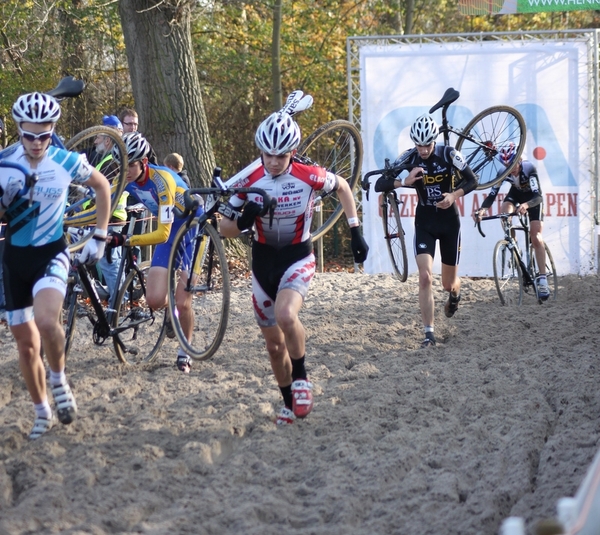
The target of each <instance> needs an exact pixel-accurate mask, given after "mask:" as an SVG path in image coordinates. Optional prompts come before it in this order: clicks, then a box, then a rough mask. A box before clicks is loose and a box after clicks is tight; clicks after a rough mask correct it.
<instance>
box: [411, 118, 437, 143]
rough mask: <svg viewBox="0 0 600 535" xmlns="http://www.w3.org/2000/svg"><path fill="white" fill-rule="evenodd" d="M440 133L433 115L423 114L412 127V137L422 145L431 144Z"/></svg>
mask: <svg viewBox="0 0 600 535" xmlns="http://www.w3.org/2000/svg"><path fill="white" fill-rule="evenodd" d="M438 134H439V129H438V125H437V124H436V123H435V121H434V120H433V117H431V115H421V117H419V118H418V119H417V120H416V121H415V122H414V123H413V125H412V127H411V129H410V139H412V140H413V141H414V143H415V144H416V145H420V146H425V145H430V144H431V143H433V142H434V141H435V140H436V138H437V137H438Z"/></svg>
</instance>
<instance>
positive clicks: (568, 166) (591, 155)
mask: <svg viewBox="0 0 600 535" xmlns="http://www.w3.org/2000/svg"><path fill="white" fill-rule="evenodd" d="M598 35H599V34H598V30H585V31H583V30H582V31H578V30H571V31H560V32H554V31H540V32H527V33H524V32H504V33H487V34H486V33H479V34H440V35H407V36H374V37H351V38H349V39H348V40H347V52H348V56H347V57H348V59H347V61H348V65H347V66H348V95H349V110H350V120H351V121H353V122H354V123H355V124H356V125H357V126H358V127H359V128H360V129H361V132H362V134H363V142H364V145H365V158H364V164H363V172H366V171H369V170H371V169H374V168H377V167H379V166H380V165H381V164H382V162H381V161H380V160H381V159H382V153H385V154H386V156H387V157H389V158H391V159H393V158H395V157H396V156H397V153H395V152H396V149H401V148H409V147H410V145H411V142H410V139H409V138H408V137H407V131H406V130H407V129H406V128H405V125H396V124H395V123H394V118H395V117H398V116H399V115H398V114H399V113H402V109H403V108H404V113H408V114H411V113H412V114H414V118H416V116H417V115H418V114H420V113H423V112H424V111H426V109H427V108H428V107H429V106H431V105H432V104H434V103H435V102H436V101H437V100H438V99H439V98H440V97H441V94H442V92H443V89H445V88H446V87H449V86H450V85H452V86H454V87H456V88H457V89H459V90H460V91H461V98H460V99H459V101H457V103H456V105H457V106H458V105H462V109H460V110H459V109H458V107H457V114H458V112H459V111H460V112H461V113H463V114H464V113H466V114H469V113H476V112H479V111H481V110H482V109H483V108H486V107H489V106H490V105H496V104H508V105H512V106H514V107H516V108H517V109H519V111H521V113H522V114H523V115H524V116H525V119H526V122H528V123H529V124H528V128H529V132H528V145H527V146H526V149H527V153H525V154H524V157H526V158H527V159H531V160H536V158H537V161H534V163H535V164H536V165H538V170H539V172H540V177H541V179H542V183H543V189H544V194H545V197H546V199H545V201H546V213H547V214H548V215H549V216H550V217H548V219H547V220H546V222H545V227H544V234H545V235H546V234H548V241H549V245H550V248H551V249H552V250H553V253H554V256H555V261H557V257H558V262H557V263H560V268H558V271H559V274H565V273H573V272H574V273H589V272H591V271H593V270H596V269H597V267H598V264H597V249H598V247H597V240H598V238H597V229H598V228H600V226H599V225H598V219H599V206H598V175H599V172H598V171H599V169H598V166H599V163H598V162H599V158H598V154H599V152H600V148H599V137H598V123H599V110H598V92H599V88H598V62H599V42H598V41H599V40H598ZM428 67H429V71H428ZM446 67H447V68H446ZM452 68H454V69H455V70H456V69H457V68H458V69H459V70H460V74H456V72H452ZM436 69H437V70H436ZM432 71H433V72H432ZM532 71H535V73H534V74H532ZM445 83H447V84H448V85H447V86H444V84H445ZM456 84H458V86H457V85H456ZM538 86H539V87H538ZM438 93H439V94H438ZM486 99H487V100H486ZM421 108H423V109H422V110H421ZM561 108H562V109H561ZM407 110H409V111H407ZM417 112H419V113H417ZM561 114H562V115H561ZM563 116H564V117H563ZM567 116H568V118H567ZM414 118H413V119H414ZM390 124H393V127H394V132H392V133H390V132H389V125H390ZM465 124H466V123H465ZM382 125H387V126H385V127H384V126H382ZM455 126H459V127H460V126H464V125H463V124H461V123H460V122H457V123H456V124H455ZM382 128H388V132H387V134H386V136H387V137H386V138H385V139H386V143H387V144H386V146H385V147H383V148H382V146H381V145H382V144H381V140H382V139H383V138H382V136H381V130H382ZM403 129H404V130H403ZM548 131H551V132H552V136H550V137H548V135H547V133H548ZM374 132H377V133H378V136H377V137H376V136H375V135H374ZM375 138H376V139H377V141H376V142H374V139H375ZM551 138H552V139H551ZM396 143H397V145H398V146H397V147H396V146H395V144H396ZM374 145H375V146H374ZM543 147H546V149H548V151H547V152H548V157H547V158H544V156H543V155H542V157H541V158H540V157H539V154H540V150H541V151H542V154H545V153H546V151H545V150H544V149H543ZM540 148H541V149H540ZM374 153H377V154H374ZM531 154H533V157H532V156H531ZM556 155H558V156H556ZM557 158H558V159H557ZM557 162H558V163H557ZM563 171H564V172H563ZM504 190H506V191H507V190H508V187H507V186H504V187H503V189H502V190H501V192H503V193H506V191H504ZM400 192H401V193H404V194H406V193H409V192H410V190H400ZM485 194H487V190H484V191H483V192H481V191H480V192H475V193H474V194H471V196H469V197H471V199H468V198H467V199H465V203H464V210H465V212H469V213H465V214H462V218H463V245H464V246H463V257H462V260H461V272H463V273H464V274H466V275H473V276H486V275H489V273H487V271H488V270H489V269H490V268H491V252H490V254H489V259H487V261H486V264H489V265H486V266H485V267H484V266H483V265H479V264H478V262H479V260H477V259H475V258H469V254H470V253H469V250H468V249H472V248H471V247H470V244H471V243H472V240H474V239H477V238H479V239H480V237H479V236H478V235H477V236H475V234H474V232H473V229H472V228H467V225H466V220H467V218H470V213H471V210H472V209H473V207H477V205H478V204H480V203H481V202H482V200H483V198H484V196H485ZM371 195H373V196H374V192H371ZM406 199H407V200H410V202H412V203H413V204H414V199H409V197H406ZM575 202H576V203H577V204H576V206H574V204H573V203H575ZM559 203H562V204H561V206H559ZM369 204H370V203H365V202H363V223H364V224H365V235H366V236H367V239H368V240H369V239H370V240H371V241H370V242H369V244H370V246H371V242H373V243H374V245H375V247H374V248H373V247H372V250H373V253H374V254H373V257H372V258H371V260H370V262H369V261H368V263H367V264H366V265H365V268H366V270H367V271H368V272H372V273H376V272H382V271H383V272H385V271H389V270H390V265H389V261H388V260H387V258H386V255H387V253H386V252H385V246H383V245H382V244H383V238H382V236H380V234H381V228H380V227H381V223H380V220H379V223H377V218H378V215H377V214H376V201H375V204H374V205H373V206H369ZM564 207H566V209H567V211H569V210H571V209H572V208H574V210H575V213H568V214H566V215H565V214H564V213H563V214H562V217H559V216H561V213H560V211H561V210H563V208H564ZM553 210H554V212H552V211H553ZM563 212H564V210H563ZM411 215H412V214H411ZM567 216H569V217H567ZM403 223H404V226H405V227H406V230H407V245H409V247H410V246H411V244H412V227H413V221H412V217H409V216H407V217H406V219H404V220H403ZM370 227H372V228H370ZM470 227H472V224H471V225H470ZM498 227H499V225H498ZM559 227H560V228H559ZM487 228H491V227H487ZM498 232H499V228H498ZM491 234H492V235H493V236H495V235H496V233H491ZM378 237H380V238H381V240H378V239H377V238H378ZM380 241H381V242H382V243H381V244H379V242H380ZM483 241H484V242H487V243H485V244H484V248H492V247H493V243H492V242H495V241H496V240H495V239H488V240H483ZM552 242H553V243H552ZM378 244H379V245H381V247H379V245H378ZM467 244H469V246H468V245H467ZM479 245H480V244H478V246H479ZM553 245H554V247H553ZM465 249H466V250H465ZM370 256H371V255H370ZM411 256H412V255H410V254H409V258H410V257H411ZM481 256H482V254H481V251H480V254H479V257H481ZM484 256H485V257H486V258H487V257H488V255H487V253H485V255H484ZM410 263H411V264H412V265H410V264H409V267H410V269H411V271H414V270H415V264H414V259H410ZM438 266H439V259H438ZM463 266H464V267H465V268H464V269H463Z"/></svg>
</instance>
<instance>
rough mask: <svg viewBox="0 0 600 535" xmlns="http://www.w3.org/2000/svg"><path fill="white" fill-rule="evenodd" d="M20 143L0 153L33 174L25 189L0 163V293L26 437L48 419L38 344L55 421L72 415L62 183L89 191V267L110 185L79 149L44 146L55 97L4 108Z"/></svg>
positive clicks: (101, 239) (99, 242) (102, 237)
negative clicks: (92, 219)
mask: <svg viewBox="0 0 600 535" xmlns="http://www.w3.org/2000/svg"><path fill="white" fill-rule="evenodd" d="M12 115H13V119H14V121H15V123H16V125H17V127H18V131H19V137H20V139H21V143H20V144H17V145H15V146H14V148H12V149H8V151H7V152H9V154H6V153H5V154H4V157H5V159H6V160H7V161H10V162H14V163H17V164H20V165H22V166H23V167H25V169H27V172H28V173H36V174H37V175H38V177H39V179H38V182H37V184H35V186H32V187H33V191H30V190H26V191H25V192H24V194H23V196H21V194H22V193H23V190H24V187H25V179H24V177H23V174H22V173H21V172H19V171H17V170H16V169H11V168H0V188H1V189H2V197H1V198H0V217H4V219H5V220H6V221H7V230H6V241H5V248H4V258H3V267H4V292H5V298H6V310H7V322H8V325H9V327H10V330H11V333H12V335H13V336H14V338H15V340H16V342H17V349H18V352H19V367H20V369H21V373H22V374H23V378H24V380H25V385H26V386H27V390H28V392H29V395H30V396H31V400H32V401H33V404H34V408H35V414H36V418H35V421H34V425H33V429H32V430H31V433H30V434H29V438H30V439H37V438H39V437H40V436H41V435H42V434H44V433H45V432H47V431H49V430H50V429H51V428H52V426H53V424H54V416H53V413H52V409H51V408H50V405H49V403H48V396H47V390H46V371H45V369H44V363H43V361H42V357H41V356H40V348H41V343H43V345H44V353H45V354H46V356H47V358H48V364H49V367H50V378H49V379H50V385H49V386H50V390H51V392H52V395H53V397H54V402H55V405H56V412H57V415H58V419H59V420H60V422H61V423H63V424H70V423H71V422H72V421H73V420H74V418H75V415H76V413H77V405H76V403H75V397H74V396H73V393H72V391H71V388H70V386H69V383H68V382H67V378H66V376H65V352H64V347H65V333H64V330H63V326H62V320H61V311H62V304H63V299H64V297H65V293H66V288H67V276H68V272H69V253H68V250H67V243H66V241H65V239H64V233H63V213H64V209H65V206H66V203H67V194H68V191H69V184H70V183H71V182H73V183H76V184H85V185H86V186H90V187H91V188H92V189H94V191H95V194H96V214H97V215H96V230H95V231H94V236H93V239H90V240H88V241H87V242H86V244H85V246H84V247H83V249H82V252H81V253H80V255H79V261H80V262H82V263H86V264H95V263H96V262H97V261H98V259H99V258H101V257H102V254H103V253H104V247H105V241H106V237H107V227H108V218H109V215H110V185H109V183H108V181H107V180H106V177H105V176H104V175H103V174H102V173H100V171H98V170H97V169H94V168H93V167H92V166H91V165H90V164H89V162H88V161H87V158H86V157H85V155H83V154H77V153H73V152H69V151H67V150H65V149H61V148H58V147H56V146H53V145H51V138H52V133H53V132H54V126H55V124H56V122H57V121H58V119H59V118H60V105H59V103H58V101H57V100H56V99H54V98H53V97H51V96H49V95H45V94H42V93H28V94H26V95H22V96H21V97H19V98H18V99H17V101H16V102H15V104H14V105H13V108H12Z"/></svg>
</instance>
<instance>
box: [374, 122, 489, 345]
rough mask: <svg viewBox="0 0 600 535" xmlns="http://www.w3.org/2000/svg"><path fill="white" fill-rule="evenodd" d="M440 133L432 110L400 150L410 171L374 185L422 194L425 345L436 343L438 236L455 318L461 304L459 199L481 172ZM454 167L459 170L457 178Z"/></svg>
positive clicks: (418, 234)
mask: <svg viewBox="0 0 600 535" xmlns="http://www.w3.org/2000/svg"><path fill="white" fill-rule="evenodd" d="M438 133H439V129H438V126H437V124H436V123H435V121H434V120H433V118H432V117H431V116H430V115H423V116H421V117H419V118H418V119H417V120H416V121H415V122H414V123H413V125H412V127H411V130H410V137H411V139H412V140H413V142H414V143H415V148H414V149H412V150H411V151H410V153H408V154H407V153H404V154H403V155H402V156H401V159H402V160H403V161H404V162H405V164H406V165H407V167H409V168H410V169H411V171H410V172H408V174H406V172H404V173H403V174H404V176H402V177H401V175H402V173H401V175H399V176H398V177H397V178H395V179H386V178H383V177H382V178H380V179H379V180H378V181H377V184H376V185H375V191H386V190H387V191H389V190H392V189H394V188H397V187H400V186H403V187H412V188H414V189H415V190H416V192H417V196H418V199H419V203H418V204H417V209H416V214H415V242H414V250H415V258H416V261H417V267H418V269H419V308H420V310H421V318H422V320H423V325H424V330H425V339H424V340H423V342H422V344H421V347H429V346H434V345H435V343H436V341H435V336H434V328H433V320H434V299H433V288H432V282H433V258H434V255H435V244H436V241H439V243H440V253H441V257H442V286H443V288H444V290H446V291H447V292H449V296H448V300H447V302H446V305H445V307H444V312H445V314H446V316H447V317H448V318H451V317H452V316H454V313H455V312H456V311H457V309H458V303H459V301H460V278H459V277H458V261H459V257H460V218H459V213H458V208H457V206H456V202H455V201H456V199H458V198H460V197H463V196H464V195H467V194H468V193H470V192H471V191H473V190H474V189H475V188H476V186H477V177H476V176H475V174H474V173H473V171H472V170H471V168H470V167H469V166H468V165H467V163H466V161H465V159H464V158H463V156H462V154H461V153H460V152H459V151H457V150H456V149H455V148H454V147H450V146H446V145H436V143H435V140H436V138H437V136H438ZM455 170H457V171H458V172H459V173H460V182H458V183H456V180H457V178H456V172H455ZM400 177H401V178H400Z"/></svg>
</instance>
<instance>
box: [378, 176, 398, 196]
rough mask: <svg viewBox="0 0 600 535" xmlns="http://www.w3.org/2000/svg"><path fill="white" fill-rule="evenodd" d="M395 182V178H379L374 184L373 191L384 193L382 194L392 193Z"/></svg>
mask: <svg viewBox="0 0 600 535" xmlns="http://www.w3.org/2000/svg"><path fill="white" fill-rule="evenodd" d="M395 180H396V179H395V178H387V177H385V176H380V177H379V178H378V179H377V182H375V191H376V192H377V193H379V192H381V191H384V192H387V191H392V190H393V189H395V186H394V181H395Z"/></svg>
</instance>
